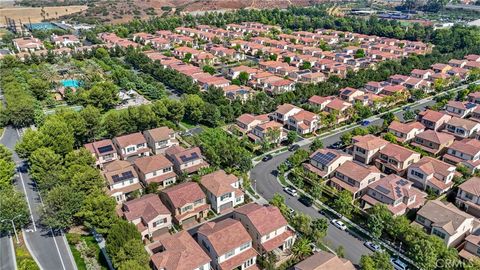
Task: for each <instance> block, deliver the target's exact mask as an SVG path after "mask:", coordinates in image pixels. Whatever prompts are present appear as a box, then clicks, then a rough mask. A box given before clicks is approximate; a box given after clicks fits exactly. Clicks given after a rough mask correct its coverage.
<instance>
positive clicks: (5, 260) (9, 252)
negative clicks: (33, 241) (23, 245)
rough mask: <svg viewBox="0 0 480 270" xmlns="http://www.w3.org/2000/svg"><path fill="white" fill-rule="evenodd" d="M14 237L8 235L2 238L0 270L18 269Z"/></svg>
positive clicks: (0, 242) (0, 238)
mask: <svg viewBox="0 0 480 270" xmlns="http://www.w3.org/2000/svg"><path fill="white" fill-rule="evenodd" d="M13 238H14V237H11V236H9V235H8V234H4V235H3V234H2V235H1V236H0V270H12V269H17V265H16V262H15V251H14V250H13V241H15V240H14V239H13Z"/></svg>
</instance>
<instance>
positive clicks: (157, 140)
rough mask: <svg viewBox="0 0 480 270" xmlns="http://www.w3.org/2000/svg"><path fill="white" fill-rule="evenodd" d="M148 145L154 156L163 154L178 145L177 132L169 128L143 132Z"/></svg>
mask: <svg viewBox="0 0 480 270" xmlns="http://www.w3.org/2000/svg"><path fill="white" fill-rule="evenodd" d="M143 135H144V137H145V139H146V140H147V145H148V147H150V149H151V150H152V153H153V154H154V155H158V154H163V153H165V150H166V149H167V148H169V147H170V146H174V145H178V140H177V139H176V138H175V131H173V130H172V129H170V128H168V127H159V128H155V129H150V130H147V131H144V132H143Z"/></svg>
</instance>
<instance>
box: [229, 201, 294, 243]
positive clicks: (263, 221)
mask: <svg viewBox="0 0 480 270" xmlns="http://www.w3.org/2000/svg"><path fill="white" fill-rule="evenodd" d="M237 214H239V215H244V216H246V217H247V218H248V219H249V220H250V222H251V223H252V224H253V226H254V227H255V229H256V230H257V232H258V233H259V234H260V235H262V236H263V235H266V234H268V233H270V232H273V231H275V230H278V229H279V228H281V227H284V226H287V225H288V223H287V220H286V219H285V218H284V217H283V215H282V213H281V212H280V210H279V209H278V208H277V207H275V206H272V205H268V206H264V205H259V204H256V203H250V204H246V205H244V206H241V207H239V208H237V209H235V214H234V215H237Z"/></svg>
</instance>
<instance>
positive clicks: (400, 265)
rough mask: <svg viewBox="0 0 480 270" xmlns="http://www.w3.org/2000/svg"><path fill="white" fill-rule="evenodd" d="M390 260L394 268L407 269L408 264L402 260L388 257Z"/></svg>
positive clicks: (396, 269) (398, 269) (397, 269)
mask: <svg viewBox="0 0 480 270" xmlns="http://www.w3.org/2000/svg"><path fill="white" fill-rule="evenodd" d="M390 262H391V263H392V265H393V268H395V270H407V269H408V266H407V264H406V263H404V262H403V261H402V260H400V259H398V258H397V259H394V258H390Z"/></svg>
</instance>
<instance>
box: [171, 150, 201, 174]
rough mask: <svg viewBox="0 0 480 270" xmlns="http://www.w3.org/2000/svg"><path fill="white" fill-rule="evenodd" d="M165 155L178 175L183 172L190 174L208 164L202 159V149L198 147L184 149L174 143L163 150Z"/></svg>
mask: <svg viewBox="0 0 480 270" xmlns="http://www.w3.org/2000/svg"><path fill="white" fill-rule="evenodd" d="M165 156H166V157H167V158H168V159H169V160H170V161H171V162H172V163H173V169H174V170H175V172H176V173H177V174H179V175H181V174H184V173H187V174H192V173H195V172H197V171H198V170H200V169H201V168H205V167H208V166H209V165H208V163H207V162H206V161H205V160H204V159H203V155H202V151H201V150H200V148H199V147H193V148H188V149H185V148H183V147H181V146H179V145H175V146H172V147H169V148H168V149H167V150H165Z"/></svg>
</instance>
